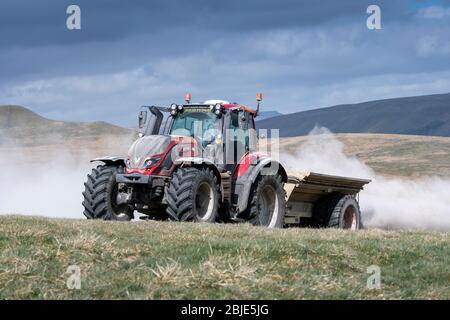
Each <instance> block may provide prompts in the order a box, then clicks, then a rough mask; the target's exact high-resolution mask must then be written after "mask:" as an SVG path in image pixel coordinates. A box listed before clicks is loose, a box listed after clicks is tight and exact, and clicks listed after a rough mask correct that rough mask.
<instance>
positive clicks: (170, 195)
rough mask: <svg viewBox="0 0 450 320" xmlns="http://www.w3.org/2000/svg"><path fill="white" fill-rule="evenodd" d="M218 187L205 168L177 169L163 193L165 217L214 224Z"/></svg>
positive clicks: (217, 202)
mask: <svg viewBox="0 0 450 320" xmlns="http://www.w3.org/2000/svg"><path fill="white" fill-rule="evenodd" d="M219 193H220V191H219V185H218V183H217V178H216V176H215V175H214V173H213V172H212V171H211V170H210V169H208V168H195V167H186V168H178V169H177V170H176V171H175V172H174V174H173V177H172V180H171V181H170V185H169V188H168V191H167V214H168V215H169V216H170V217H172V218H173V219H175V220H177V221H194V222H215V221H216V220H217V217H218V208H219Z"/></svg>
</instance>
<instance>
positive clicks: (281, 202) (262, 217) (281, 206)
mask: <svg viewBox="0 0 450 320" xmlns="http://www.w3.org/2000/svg"><path fill="white" fill-rule="evenodd" d="M249 201H250V203H249V208H248V209H247V219H248V220H249V222H250V223H252V224H254V225H258V226H265V227H268V228H282V227H283V225H284V215H285V212H286V192H285V191H284V188H283V181H282V179H281V176H279V175H278V174H275V175H260V176H259V177H258V178H257V179H256V181H255V182H254V183H253V186H252V188H251V191H250V198H249Z"/></svg>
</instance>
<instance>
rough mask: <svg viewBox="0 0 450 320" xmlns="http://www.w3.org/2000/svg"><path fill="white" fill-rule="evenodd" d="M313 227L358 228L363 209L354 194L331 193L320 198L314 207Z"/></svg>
mask: <svg viewBox="0 0 450 320" xmlns="http://www.w3.org/2000/svg"><path fill="white" fill-rule="evenodd" d="M312 226H313V227H328V228H339V229H350V230H358V229H360V228H361V226H362V224H361V210H360V208H359V204H358V201H357V200H356V199H355V197H354V196H352V195H342V194H339V193H336V194H331V195H327V196H325V197H323V198H322V199H320V200H319V201H318V202H317V204H316V205H315V206H314V209H313V223H312Z"/></svg>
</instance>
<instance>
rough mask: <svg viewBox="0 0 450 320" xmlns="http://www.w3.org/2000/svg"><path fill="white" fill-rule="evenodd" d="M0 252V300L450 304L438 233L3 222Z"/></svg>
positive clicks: (445, 251)
mask: <svg viewBox="0 0 450 320" xmlns="http://www.w3.org/2000/svg"><path fill="white" fill-rule="evenodd" d="M0 247H1V248H2V254H1V255H0V266H1V268H0V288H1V289H0V299H74V298H75V299H90V298H94V299H143V298H144V299H449V298H450V291H449V290H448V274H449V273H448V272H449V269H448V266H449V263H450V261H449V257H450V238H449V235H448V234H445V233H420V232H406V231H389V232H388V231H381V230H375V229H374V230H364V231H360V232H357V233H353V232H345V231H340V230H314V229H279V230H270V229H264V228H258V227H252V226H249V225H220V224H216V225H205V224H191V223H170V222H141V223H112V222H103V221H82V220H60V219H43V218H30V217H28V218H26V217H14V216H1V217H0ZM70 265H76V266H78V267H79V268H80V271H81V278H80V279H81V289H80V290H69V289H67V287H66V281H67V278H68V276H69V275H68V274H66V271H67V268H68V267H69V266H70ZM371 265H377V266H379V267H380V270H381V289H380V290H369V289H368V288H367V286H366V284H367V279H368V277H369V276H370V274H368V273H367V268H368V267H369V266H371Z"/></svg>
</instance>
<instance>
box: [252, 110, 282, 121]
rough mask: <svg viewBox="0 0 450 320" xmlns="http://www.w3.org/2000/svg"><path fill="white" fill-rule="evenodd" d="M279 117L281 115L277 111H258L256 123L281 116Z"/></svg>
mask: <svg viewBox="0 0 450 320" xmlns="http://www.w3.org/2000/svg"><path fill="white" fill-rule="evenodd" d="M281 115H283V114H282V113H280V112H278V111H260V112H259V114H258V117H256V121H261V120H265V119H269V118H273V117H277V116H281Z"/></svg>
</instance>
